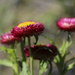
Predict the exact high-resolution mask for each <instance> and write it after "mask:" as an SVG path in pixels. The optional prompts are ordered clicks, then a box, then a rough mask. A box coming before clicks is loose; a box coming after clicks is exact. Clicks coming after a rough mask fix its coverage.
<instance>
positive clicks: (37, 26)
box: [11, 21, 44, 37]
mask: <svg viewBox="0 0 75 75" xmlns="http://www.w3.org/2000/svg"><path fill="white" fill-rule="evenodd" d="M43 30H44V25H43V24H42V23H39V22H34V21H26V22H23V23H20V24H18V25H17V26H15V27H14V28H13V29H12V30H11V33H12V34H13V35H14V36H15V37H28V36H33V35H39V34H41V33H42V31H43Z"/></svg>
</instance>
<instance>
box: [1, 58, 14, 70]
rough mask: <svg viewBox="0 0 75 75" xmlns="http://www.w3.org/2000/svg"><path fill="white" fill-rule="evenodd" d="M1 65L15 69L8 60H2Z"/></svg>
mask: <svg viewBox="0 0 75 75" xmlns="http://www.w3.org/2000/svg"><path fill="white" fill-rule="evenodd" d="M0 65H4V66H7V67H11V68H13V69H14V67H13V64H12V62H10V61H8V60H6V59H4V60H2V59H0Z"/></svg>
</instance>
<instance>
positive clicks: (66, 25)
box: [56, 18, 75, 31]
mask: <svg viewBox="0 0 75 75" xmlns="http://www.w3.org/2000/svg"><path fill="white" fill-rule="evenodd" d="M56 24H57V27H58V28H59V29H60V30H64V31H75V18H61V19H59V20H58V21H57V23H56Z"/></svg>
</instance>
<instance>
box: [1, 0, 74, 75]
mask: <svg viewBox="0 0 75 75" xmlns="http://www.w3.org/2000/svg"><path fill="white" fill-rule="evenodd" d="M62 17H75V0H0V35H1V34H2V33H6V32H8V31H10V30H11V29H12V28H13V27H14V26H16V25H17V24H19V23H21V22H24V21H27V20H32V21H39V22H41V23H43V24H44V26H45V30H44V32H43V34H44V35H46V36H48V37H50V38H51V39H52V40H54V41H55V42H56V43H57V44H58V45H59V46H61V44H62V41H63V39H66V38H67V35H68V34H67V32H63V31H62V32H60V34H59V36H57V35H56V33H57V31H58V29H57V27H56V21H57V20H58V19H60V18H62ZM72 40H73V44H72V45H71V47H70V49H71V50H72V51H71V54H70V55H69V56H68V57H67V58H66V60H67V59H68V58H71V57H73V56H75V33H74V32H73V33H72ZM33 42H35V40H34V39H33V37H32V44H33ZM39 43H41V44H46V43H49V41H48V40H47V39H45V38H44V37H42V36H39V41H38V44H39ZM0 46H3V45H1V44H0ZM17 56H18V57H20V56H21V53H20V49H19V48H18V51H17ZM5 58H7V56H6V54H5V53H4V52H2V51H0V59H5ZM36 64H37V65H36ZM34 68H35V69H34V70H35V71H34V74H35V75H37V74H38V63H37V61H34ZM46 73H47V72H45V73H44V74H43V75H45V74H46ZM53 74H54V75H57V69H56V67H55V65H54V70H53ZM0 75H13V73H12V71H11V69H10V68H9V67H5V66H2V65H1V66H0ZM67 75H75V68H73V69H72V70H70V71H69V72H68V73H67Z"/></svg>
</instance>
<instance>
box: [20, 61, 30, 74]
mask: <svg viewBox="0 0 75 75" xmlns="http://www.w3.org/2000/svg"><path fill="white" fill-rule="evenodd" d="M22 67H23V68H22V71H21V73H20V75H30V74H29V70H28V66H27V63H26V62H22Z"/></svg>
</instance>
